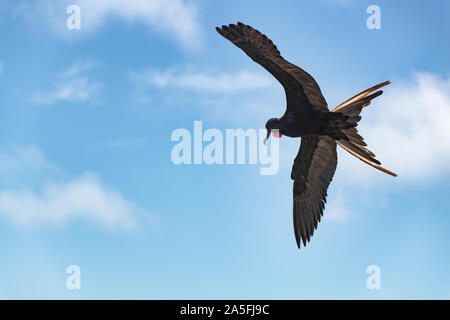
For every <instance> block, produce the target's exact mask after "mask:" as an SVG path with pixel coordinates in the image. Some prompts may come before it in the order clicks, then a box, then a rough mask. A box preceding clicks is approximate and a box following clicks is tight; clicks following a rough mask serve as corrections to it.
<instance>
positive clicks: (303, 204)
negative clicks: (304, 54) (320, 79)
mask: <svg viewBox="0 0 450 320" xmlns="http://www.w3.org/2000/svg"><path fill="white" fill-rule="evenodd" d="M216 30H217V31H218V32H219V33H220V34H221V35H222V36H223V37H225V38H226V39H228V40H230V41H231V42H232V43H233V44H234V45H236V46H237V47H239V48H241V49H242V50H243V51H244V52H245V53H246V54H247V55H248V56H249V57H250V58H252V60H253V61H255V62H257V63H259V64H260V65H261V66H263V67H264V68H265V69H266V70H267V71H269V72H270V73H271V74H272V75H273V76H274V77H275V78H276V79H277V80H278V81H279V82H280V83H281V85H282V86H283V88H284V90H285V93H286V105H287V107H286V112H285V113H284V115H283V116H282V117H281V118H273V119H270V120H269V121H267V123H266V129H267V137H266V140H267V139H268V138H269V136H270V133H271V132H272V131H273V133H275V134H276V136H279V137H280V136H281V135H285V136H288V137H293V138H297V137H300V138H301V144H300V150H299V151H298V154H297V157H296V158H295V160H294V165H293V167H292V173H291V179H292V180H294V231H295V239H296V241H297V246H298V247H299V248H300V243H301V241H302V242H303V245H304V246H306V243H307V242H309V241H310V238H311V236H312V235H313V233H314V230H315V229H316V228H317V224H318V223H319V221H320V219H321V216H322V215H323V210H324V207H325V202H326V196H327V189H328V186H329V184H330V182H331V180H332V179H333V175H334V172H335V170H336V165H337V154H336V144H339V145H340V146H341V147H342V148H344V149H345V150H346V151H348V152H350V153H351V154H352V155H354V156H355V157H357V158H359V159H360V160H362V161H363V162H365V163H367V164H369V165H371V166H372V167H374V168H376V169H378V170H380V171H383V172H385V173H387V174H389V175H391V176H394V177H396V176H397V175H396V174H395V173H393V172H391V171H389V170H387V169H385V168H383V167H381V163H380V162H379V161H378V160H377V159H375V154H373V153H372V152H371V151H370V150H369V149H367V144H366V143H365V142H364V139H363V138H362V137H361V136H360V135H359V134H358V131H357V129H356V126H357V125H358V121H359V120H361V116H360V115H359V114H360V112H361V110H362V108H364V107H366V106H368V105H369V104H370V102H371V100H372V99H374V98H376V97H378V96H379V95H381V94H382V93H383V91H381V90H378V89H380V88H381V87H384V86H386V85H388V84H389V83H390V82H389V81H385V82H383V83H380V84H378V85H376V86H374V87H372V88H370V89H367V90H365V91H363V92H361V93H359V94H357V95H356V96H354V97H353V98H350V99H349V100H347V101H345V102H344V103H342V104H340V105H339V106H337V107H336V108H334V109H333V110H332V111H331V112H330V110H329V109H328V105H327V102H326V101H325V98H324V97H323V95H322V92H321V91H320V88H319V85H318V84H317V82H316V81H315V80H314V78H313V77H312V76H311V75H309V74H308V73H307V72H305V71H304V70H302V69H301V68H299V67H297V66H296V65H294V64H292V63H290V62H288V61H286V60H285V59H284V58H283V57H282V56H281V55H280V51H278V49H277V47H276V46H275V45H274V44H273V42H272V41H271V40H270V39H269V38H267V37H266V36H265V35H264V34H262V33H261V32H259V31H258V30H256V29H254V28H252V27H250V26H248V25H245V24H243V23H240V22H239V23H238V24H237V25H235V24H230V25H229V26H222V28H219V27H217V28H216ZM377 90H378V91H377Z"/></svg>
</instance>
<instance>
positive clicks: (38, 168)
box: [0, 146, 148, 229]
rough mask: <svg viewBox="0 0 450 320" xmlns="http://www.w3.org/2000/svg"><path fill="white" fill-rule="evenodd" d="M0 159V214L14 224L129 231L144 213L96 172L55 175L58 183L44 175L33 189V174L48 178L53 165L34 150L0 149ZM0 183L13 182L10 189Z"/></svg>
mask: <svg viewBox="0 0 450 320" xmlns="http://www.w3.org/2000/svg"><path fill="white" fill-rule="evenodd" d="M0 161H1V162H2V167H4V169H3V170H2V171H0V177H1V178H2V181H1V185H2V187H1V188H0V216H3V217H4V218H7V219H9V220H11V221H13V222H14V223H17V224H19V225H41V224H51V225H61V224H64V223H66V222H68V221H69V220H71V219H74V218H87V219H91V220H93V221H95V222H98V223H100V224H101V225H103V226H105V227H107V228H111V229H132V228H135V227H136V225H137V223H136V218H137V217H138V216H140V215H144V214H146V215H148V214H147V213H146V211H145V210H144V209H142V208H140V207H139V206H137V205H136V204H135V203H134V202H133V201H131V200H128V199H126V198H124V197H123V196H122V195H121V194H120V193H119V192H118V191H117V190H114V189H113V188H110V187H106V186H104V185H103V183H102V182H101V180H100V178H99V177H98V176H97V175H96V174H92V173H85V174H83V175H82V176H81V177H78V178H75V179H67V178H63V179H61V178H60V177H59V178H58V182H55V181H50V182H48V179H49V178H48V177H47V179H46V181H47V182H46V184H44V185H43V184H42V181H41V183H40V186H36V183H34V182H33V181H32V177H33V174H34V173H36V172H38V173H41V175H42V176H44V177H45V176H46V175H47V176H50V173H51V171H52V170H53V169H54V167H55V165H53V164H52V163H50V162H49V161H48V160H47V159H46V158H45V155H44V154H43V153H42V151H41V150H40V149H39V148H37V147H35V146H28V147H24V148H22V147H20V148H19V147H14V148H9V149H5V150H1V151H0ZM59 171H61V170H59ZM64 176H66V175H64ZM40 179H42V177H40ZM6 180H14V182H15V183H14V184H13V186H12V187H11V183H9V182H8V181H6ZM17 180H20V183H17ZM61 180H62V181H61ZM5 185H8V186H9V187H6V186H5ZM17 185H19V187H17ZM30 185H34V187H31V186H30Z"/></svg>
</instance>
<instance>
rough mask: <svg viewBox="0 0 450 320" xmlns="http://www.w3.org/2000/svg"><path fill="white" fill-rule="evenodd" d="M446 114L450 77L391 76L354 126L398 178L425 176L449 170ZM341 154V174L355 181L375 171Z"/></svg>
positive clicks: (449, 133)
mask: <svg viewBox="0 0 450 320" xmlns="http://www.w3.org/2000/svg"><path fill="white" fill-rule="evenodd" d="M449 119H450V78H441V77H438V76H436V75H433V74H428V73H417V74H414V76H413V77H412V79H409V80H408V81H397V82H396V81H393V85H391V86H389V87H387V88H386V89H385V94H384V95H382V96H381V97H379V98H377V99H376V101H375V102H374V103H373V104H371V105H370V106H369V107H367V109H365V110H364V111H363V119H362V121H361V124H360V126H359V127H360V130H359V131H360V132H361V135H362V136H363V137H365V140H366V142H367V144H368V145H369V149H371V150H372V151H374V152H375V154H376V155H377V158H378V159H379V160H380V161H381V162H382V163H383V165H384V166H385V167H387V168H388V169H391V170H392V171H394V172H397V173H398V174H399V178H398V179H401V180H403V179H408V180H417V181H418V180H427V179H429V178H432V177H436V176H439V175H442V174H448V173H449V172H450V126H449V125H448V121H449ZM344 153H345V152H340V155H343V156H341V158H342V159H343V160H344V164H343V166H342V167H344V169H345V173H346V177H352V178H354V179H357V180H360V179H363V178H367V177H368V176H369V175H370V176H371V177H373V176H375V173H376V174H378V171H376V172H375V171H373V170H374V169H372V168H369V167H367V168H366V165H364V164H362V163H360V162H359V161H358V160H354V159H353V157H351V156H347V155H344ZM350 161H351V163H349V162H350ZM355 161H357V163H355ZM369 169H370V170H369ZM374 172H375V173H374ZM380 175H381V173H380Z"/></svg>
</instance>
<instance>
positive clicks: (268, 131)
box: [264, 129, 271, 144]
mask: <svg viewBox="0 0 450 320" xmlns="http://www.w3.org/2000/svg"><path fill="white" fill-rule="evenodd" d="M270 131H271V130H269V129H267V135H266V137H265V138H264V144H267V140H268V139H269V137H270Z"/></svg>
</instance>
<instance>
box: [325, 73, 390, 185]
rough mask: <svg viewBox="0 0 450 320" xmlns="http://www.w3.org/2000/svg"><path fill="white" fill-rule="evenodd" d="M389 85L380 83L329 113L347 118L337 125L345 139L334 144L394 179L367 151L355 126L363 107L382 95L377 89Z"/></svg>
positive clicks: (372, 154)
mask: <svg viewBox="0 0 450 320" xmlns="http://www.w3.org/2000/svg"><path fill="white" fill-rule="evenodd" d="M388 84H390V82H389V81H385V82H382V83H380V84H377V85H376V86H373V87H372V88H369V89H367V90H364V91H363V92H361V93H358V94H357V95H356V96H354V97H352V98H350V99H348V100H347V101H345V102H344V103H341V104H340V105H339V106H337V107H336V108H334V109H333V110H332V111H331V112H335V113H341V114H343V115H344V116H346V117H347V118H346V119H345V122H343V123H340V124H339V130H340V131H341V132H342V133H343V134H344V135H345V136H346V137H347V139H339V140H337V141H336V142H337V143H338V144H339V145H340V146H341V147H342V148H344V150H346V151H348V152H349V153H351V154H352V155H354V156H355V157H357V158H358V159H360V160H361V161H363V162H365V163H367V164H368V165H370V166H372V167H374V168H376V169H378V170H380V171H383V172H384V173H387V174H389V175H391V176H393V177H396V176H397V174H395V173H394V172H391V171H389V170H387V169H385V168H383V167H382V166H381V162H380V161H378V160H377V159H375V154H374V153H373V152H372V151H370V150H369V149H367V144H366V143H365V142H364V139H363V138H362V137H361V136H360V135H359V134H358V130H357V129H356V126H357V125H358V122H359V120H361V116H360V113H361V110H362V109H363V108H364V107H367V106H368V105H369V104H370V102H371V100H372V99H374V98H376V97H378V96H380V95H381V94H383V91H381V90H379V91H377V90H378V89H380V88H382V87H384V86H386V85H388Z"/></svg>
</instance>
